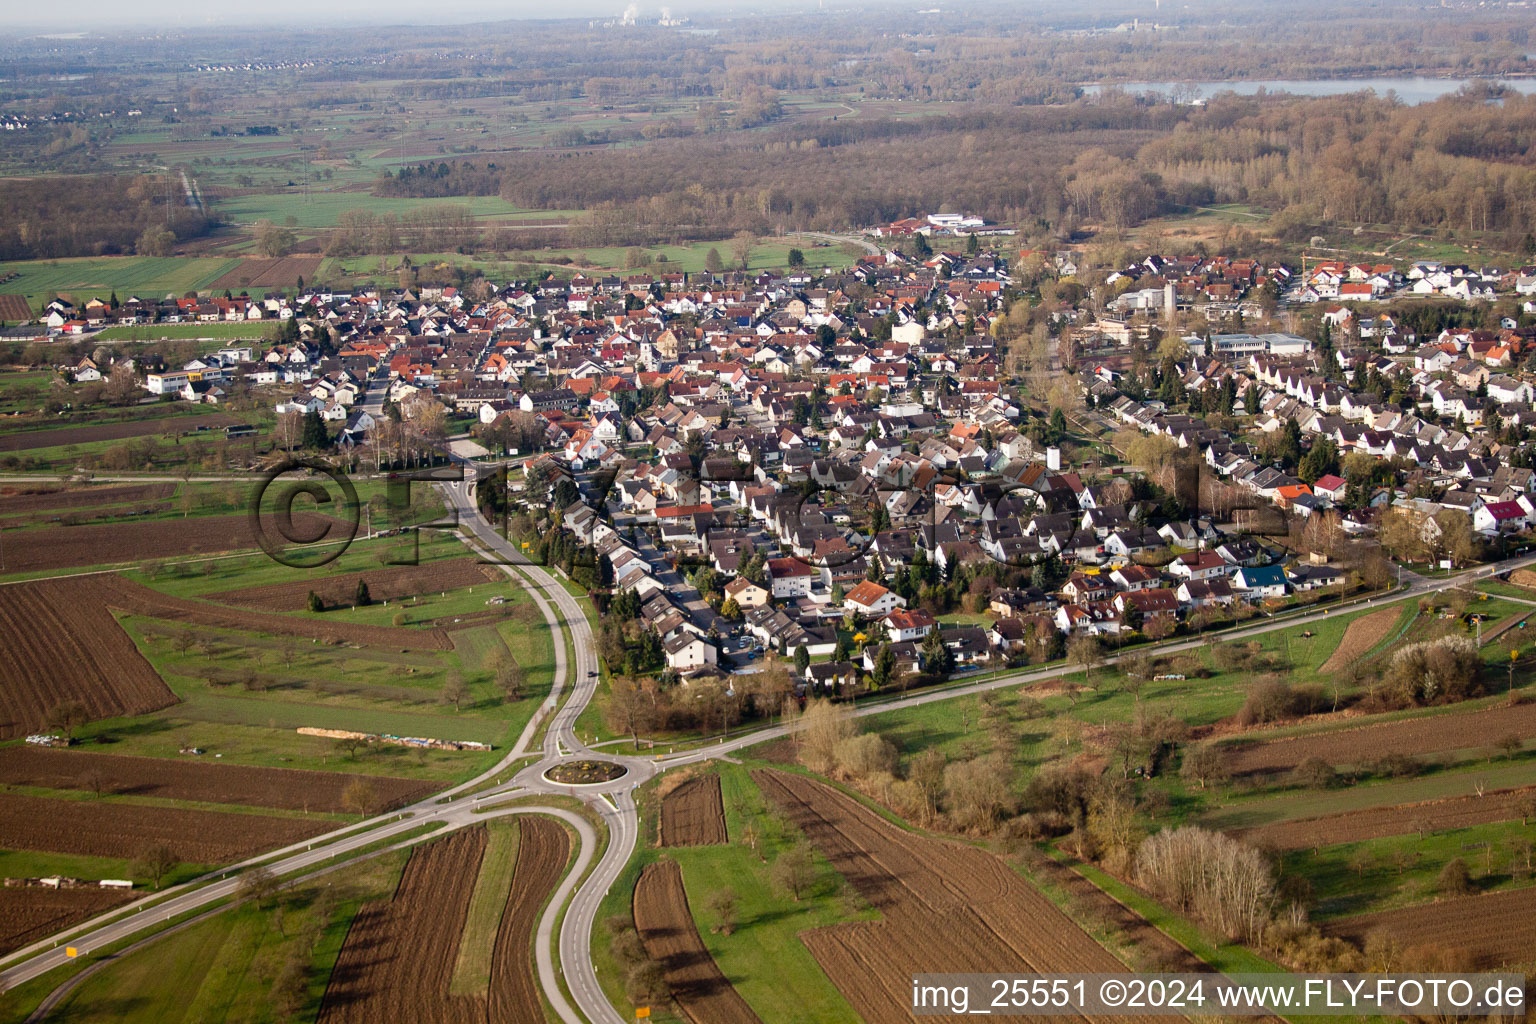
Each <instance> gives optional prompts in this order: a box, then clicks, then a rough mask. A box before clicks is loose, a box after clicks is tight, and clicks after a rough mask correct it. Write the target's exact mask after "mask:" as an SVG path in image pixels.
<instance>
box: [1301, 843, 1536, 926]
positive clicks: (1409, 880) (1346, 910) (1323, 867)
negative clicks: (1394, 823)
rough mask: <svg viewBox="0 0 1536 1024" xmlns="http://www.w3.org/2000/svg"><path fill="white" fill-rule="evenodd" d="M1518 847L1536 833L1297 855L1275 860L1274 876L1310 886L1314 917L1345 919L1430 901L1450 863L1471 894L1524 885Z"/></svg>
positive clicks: (1362, 846)
mask: <svg viewBox="0 0 1536 1024" xmlns="http://www.w3.org/2000/svg"><path fill="white" fill-rule="evenodd" d="M1521 839H1524V840H1533V839H1536V829H1533V828H1530V827H1523V826H1521V824H1520V822H1518V821H1505V822H1494V823H1492V824H1488V825H1477V826H1474V827H1472V828H1457V829H1446V830H1445V831H1442V832H1430V833H1427V834H1425V835H1424V836H1423V838H1420V837H1419V836H1418V835H1417V834H1409V835H1402V836H1391V837H1388V838H1384V839H1372V840H1370V841H1368V842H1363V843H1342V844H1339V845H1337V846H1325V847H1323V848H1321V849H1319V850H1315V851H1314V850H1297V851H1294V852H1291V853H1287V854H1286V855H1285V856H1284V857H1283V858H1282V861H1281V868H1282V870H1283V871H1285V872H1287V873H1291V874H1295V875H1299V876H1301V877H1303V878H1305V879H1306V880H1307V882H1308V883H1310V885H1311V887H1312V897H1313V903H1312V914H1313V916H1314V917H1317V918H1319V919H1326V918H1332V917H1347V916H1350V915H1353V914H1366V913H1371V912H1373V911H1377V910H1390V909H1392V908H1394V907H1402V906H1408V905H1410V904H1415V903H1424V902H1427V901H1429V900H1432V899H1434V898H1435V896H1436V895H1438V894H1439V890H1438V886H1437V879H1438V876H1439V874H1440V871H1441V869H1443V868H1444V867H1445V865H1446V863H1447V862H1449V861H1451V860H1452V859H1454V858H1457V857H1459V858H1461V859H1462V860H1463V861H1464V862H1465V863H1466V865H1467V868H1468V870H1469V873H1470V874H1471V877H1472V886H1473V891H1475V892H1492V891H1494V890H1498V889H1511V888H1518V887H1520V886H1524V885H1529V884H1531V879H1530V876H1529V872H1525V871H1523V868H1524V861H1523V856H1522V855H1520V854H1517V853H1516V851H1515V849H1514V844H1515V843H1516V842H1517V841H1519V840H1521ZM1517 869H1520V870H1517Z"/></svg>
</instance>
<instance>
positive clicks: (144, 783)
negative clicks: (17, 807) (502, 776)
mask: <svg viewBox="0 0 1536 1024" xmlns="http://www.w3.org/2000/svg"><path fill="white" fill-rule="evenodd" d="M93 776H96V777H99V778H100V779H101V780H102V785H103V786H104V789H103V792H107V793H112V792H116V793H122V794H125V795H131V796H136V797H158V798H162V799H167V800H196V801H203V802H207V803H226V804H240V805H242V806H247V807H270V808H274V809H277V810H289V811H306V812H321V813H335V812H338V811H350V810H355V808H352V807H349V806H348V801H347V800H346V792H347V788H348V787H349V786H351V785H353V784H355V783H359V782H364V783H366V784H367V785H368V786H369V787H370V789H371V790H372V792H373V809H374V810H376V811H384V810H388V809H389V808H392V807H399V806H402V805H404V804H409V803H414V802H415V801H417V800H421V799H424V798H426V797H427V796H429V795H430V794H431V793H433V792H434V791H435V790H436V789H437V788H438V787H437V786H436V785H435V784H433V783H430V782H421V781H418V780H415V779H398V778H391V777H389V776H380V775H369V776H363V775H349V774H346V773H342V772H335V773H332V772H316V771H303V770H299V769H294V768H255V767H242V766H236V765H227V764H216V763H210V762H207V761H186V760H181V761H175V760H170V759H162V758H152V757H130V756H124V755H121V754H95V753H84V752H77V751H69V750H49V749H43V748H38V747H30V746H13V747H6V748H3V749H0V783H3V784H5V785H10V786H30V787H37V788H45V789H90V788H92V787H93V785H94V780H93Z"/></svg>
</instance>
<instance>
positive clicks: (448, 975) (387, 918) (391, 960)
mask: <svg viewBox="0 0 1536 1024" xmlns="http://www.w3.org/2000/svg"><path fill="white" fill-rule="evenodd" d="M518 831H519V837H518V841H517V861H516V865H515V867H514V868H513V873H512V880H511V885H510V887H509V889H508V893H507V898H506V902H505V905H504V906H503V907H502V910H501V914H500V922H499V924H498V925H497V929H496V939H495V946H494V950H493V952H492V954H491V961H490V963H491V971H490V982H489V987H488V989H487V991H486V992H485V994H482V995H453V994H451V992H450V986H451V983H452V976H453V971H454V966H455V962H456V960H457V958H458V953H459V946H460V943H461V941H462V939H463V935H464V926H465V923H466V921H467V920H468V918H469V912H470V902H471V900H472V898H473V890H474V888H475V883H476V879H477V876H478V875H479V873H480V871H481V869H482V866H483V864H484V862H485V851H486V846H487V842H488V838H487V830H486V828H485V827H484V826H474V827H471V828H465V829H461V830H459V831H457V832H454V833H452V834H450V835H447V836H444V837H443V838H441V839H437V840H434V841H432V842H430V843H427V844H426V845H423V846H418V847H416V848H415V849H414V850H413V851H412V853H411V857H410V860H409V861H407V863H406V866H405V871H404V873H403V874H402V875H401V877H400V884H399V886H398V887H397V888H396V890H395V893H394V896H393V897H392V898H391V899H389V900H379V901H374V902H372V903H368V904H366V905H364V906H363V908H362V909H361V910H360V911H359V912H358V914H357V916H356V917H355V918H354V919H353V922H352V926H351V928H350V930H349V931H348V932H347V938H346V941H345V942H344V943H343V945H342V948H341V953H340V955H339V957H338V958H337V961H336V966H335V969H334V970H333V971H332V972H331V976H330V982H329V984H328V985H327V986H326V991H325V997H324V999H323V1000H322V1002H321V1006H320V1014H319V1018H318V1020H319V1024H351V1022H358V1024H397V1022H403V1021H410V1022H412V1024H490V1022H492V1021H495V1022H503V1021H517V1022H529V1024H533V1022H540V1024H542V1022H543V1021H544V1020H545V1017H544V1010H543V1003H542V999H541V997H540V993H539V988H538V986H537V983H536V982H535V979H534V975H533V953H532V943H533V932H534V927H535V924H536V923H537V920H538V916H539V913H540V910H541V908H542V907H543V905H544V903H545V902H546V901H547V900H548V898H549V896H550V893H552V892H553V891H554V888H555V886H556V884H557V883H558V881H559V879H560V876H561V875H562V874H563V873H564V871H565V866H566V861H567V859H568V856H569V852H570V839H569V837H568V836H567V834H566V831H565V829H564V827H563V826H561V825H559V824H557V823H555V822H554V821H551V820H549V819H547V818H541V817H535V816H532V815H530V816H528V817H526V818H522V819H520V821H519V824H518Z"/></svg>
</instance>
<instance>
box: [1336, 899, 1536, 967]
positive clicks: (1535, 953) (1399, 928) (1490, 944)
mask: <svg viewBox="0 0 1536 1024" xmlns="http://www.w3.org/2000/svg"><path fill="white" fill-rule="evenodd" d="M1327 930H1328V933H1329V934H1330V935H1338V936H1342V937H1345V938H1349V939H1353V940H1354V941H1356V942H1360V943H1364V942H1365V941H1366V940H1368V939H1369V938H1370V937H1371V936H1372V934H1373V933H1378V932H1379V933H1383V934H1385V935H1389V936H1391V937H1392V938H1393V939H1395V940H1397V942H1399V943H1400V944H1401V945H1402V946H1403V947H1405V948H1409V949H1412V948H1414V947H1430V948H1444V947H1445V945H1446V942H1447V939H1448V937H1450V936H1454V937H1455V941H1456V944H1457V945H1458V946H1462V947H1465V949H1466V950H1467V951H1468V953H1470V955H1471V957H1472V962H1473V966H1474V967H1476V968H1477V969H1481V970H1488V969H1492V968H1495V967H1505V966H1509V967H1519V966H1525V967H1529V966H1530V965H1531V964H1532V963H1533V962H1536V888H1529V887H1528V888H1525V889H1517V890H1514V891H1512V892H1497V893H1488V894H1485V895H1480V896H1463V897H1461V898H1459V899H1449V900H1441V901H1439V902H1437V903H1433V904H1431V905H1429V906H1423V907H1409V908H1406V909H1403V910H1389V911H1385V912H1383V913H1379V914H1363V915H1361V916H1359V917H1349V918H1344V919H1341V920H1338V921H1334V922H1331V923H1330V924H1329V925H1328V928H1327Z"/></svg>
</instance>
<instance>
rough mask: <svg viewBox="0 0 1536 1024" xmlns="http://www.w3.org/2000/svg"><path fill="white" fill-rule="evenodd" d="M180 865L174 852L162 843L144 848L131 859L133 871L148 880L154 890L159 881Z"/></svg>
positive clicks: (158, 885)
mask: <svg viewBox="0 0 1536 1024" xmlns="http://www.w3.org/2000/svg"><path fill="white" fill-rule="evenodd" d="M180 863H181V859H180V858H179V857H177V856H176V853H175V851H174V850H172V849H171V848H170V847H169V846H167V845H165V844H164V843H154V844H152V845H150V846H146V847H144V848H142V849H141V850H139V852H138V853H137V854H135V855H134V858H133V866H134V869H135V870H136V871H137V872H138V873H139V874H141V875H143V876H144V877H145V878H147V879H149V881H150V883H151V884H152V885H154V887H155V888H156V889H158V888H160V883H161V881H163V880H164V879H165V876H166V875H168V874H170V873H171V872H172V871H174V870H175V869H176V866H177V865H178V864H180Z"/></svg>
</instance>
